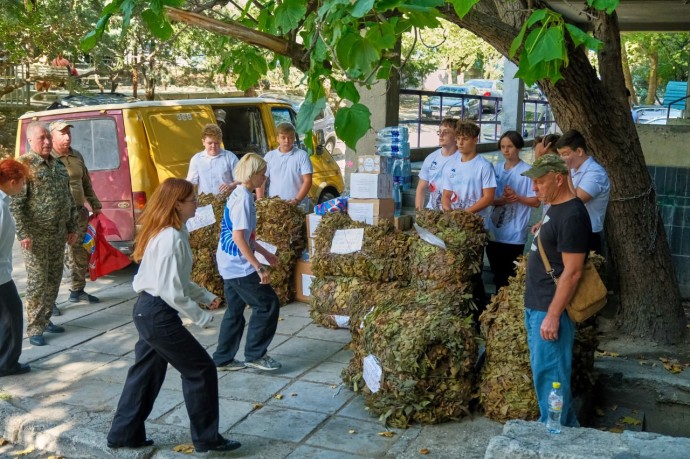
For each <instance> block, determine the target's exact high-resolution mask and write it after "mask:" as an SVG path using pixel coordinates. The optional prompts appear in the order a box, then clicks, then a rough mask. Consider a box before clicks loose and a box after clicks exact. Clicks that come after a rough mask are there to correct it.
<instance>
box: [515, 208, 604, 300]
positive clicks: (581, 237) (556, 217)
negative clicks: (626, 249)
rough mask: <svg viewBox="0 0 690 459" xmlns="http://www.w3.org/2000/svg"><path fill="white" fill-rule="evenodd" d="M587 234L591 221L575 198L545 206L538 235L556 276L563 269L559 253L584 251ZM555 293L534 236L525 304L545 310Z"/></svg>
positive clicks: (528, 261)
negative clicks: (546, 208)
mask: <svg viewBox="0 0 690 459" xmlns="http://www.w3.org/2000/svg"><path fill="white" fill-rule="evenodd" d="M591 234H592V222H591V221H590V219H589V215H588V214H587V209H586V208H585V205H584V203H583V202H582V201H581V200H580V199H579V198H575V199H571V200H570V201H566V202H564V203H562V204H556V205H552V206H551V207H549V210H548V211H547V212H546V216H545V217H544V220H543V223H542V225H541V228H540V229H539V237H540V238H541V244H542V246H543V247H544V252H546V257H547V258H548V260H549V263H551V268H552V269H553V270H554V274H555V275H556V277H560V275H561V274H562V273H563V257H562V255H561V253H563V252H565V253H587V251H588V250H589V241H590V237H591ZM555 294H556V284H554V282H553V279H552V278H551V276H549V275H548V274H547V272H546V268H545V267H544V263H543V262H542V259H541V255H540V254H539V248H538V246H537V238H536V236H535V238H534V241H533V242H532V246H531V247H530V254H529V258H528V259H527V285H526V288H525V307H527V308H530V309H536V310H538V311H547V310H548V309H549V304H551V300H552V299H553V296H554V295H555Z"/></svg>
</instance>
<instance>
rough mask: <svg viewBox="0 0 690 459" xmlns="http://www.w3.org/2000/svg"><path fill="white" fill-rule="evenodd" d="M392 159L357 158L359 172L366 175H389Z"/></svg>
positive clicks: (378, 157)
mask: <svg viewBox="0 0 690 459" xmlns="http://www.w3.org/2000/svg"><path fill="white" fill-rule="evenodd" d="M390 160H391V158H388V157H386V156H378V155H362V156H358V157H357V164H358V166H357V172H362V173H365V174H388V173H390V171H389V166H390V164H389V162H390Z"/></svg>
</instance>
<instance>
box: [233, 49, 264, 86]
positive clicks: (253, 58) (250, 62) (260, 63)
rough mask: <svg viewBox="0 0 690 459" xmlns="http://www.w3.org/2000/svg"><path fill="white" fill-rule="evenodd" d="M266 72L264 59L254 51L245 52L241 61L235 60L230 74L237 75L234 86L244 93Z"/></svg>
mask: <svg viewBox="0 0 690 459" xmlns="http://www.w3.org/2000/svg"><path fill="white" fill-rule="evenodd" d="M267 71H268V63H267V62H266V59H265V58H264V57H263V56H262V55H261V54H259V53H258V52H257V51H255V50H250V51H246V52H244V53H243V54H242V59H237V60H235V62H234V65H233V66H232V72H233V73H234V74H235V75H238V76H239V77H238V78H237V81H236V82H235V86H237V89H239V90H241V91H244V90H246V89H249V88H251V87H252V86H254V85H255V84H256V83H258V81H259V79H260V78H261V77H262V76H263V75H264V74H265V73H266V72H267Z"/></svg>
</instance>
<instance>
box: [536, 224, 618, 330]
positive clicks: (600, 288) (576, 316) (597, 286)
mask: <svg viewBox="0 0 690 459" xmlns="http://www.w3.org/2000/svg"><path fill="white" fill-rule="evenodd" d="M537 246H538V247H539V254H540V255H541V260H542V262H543V263H544V267H545V268H546V272H547V274H548V275H549V276H551V279H553V283H554V284H556V285H558V278H557V277H556V276H555V275H554V271H553V268H552V267H551V263H549V260H548V258H546V253H544V247H542V245H541V238H540V237H539V235H537ZM607 293H608V291H607V290H606V286H605V285H604V282H602V280H601V277H599V273H598V272H597V270H596V268H595V267H594V265H593V264H592V262H591V261H589V260H587V261H586V262H585V266H584V267H583V269H582V277H581V278H580V282H578V284H577V287H576V288H575V293H574V294H573V297H572V299H571V300H570V304H568V305H567V306H566V307H565V309H566V311H568V315H569V316H570V318H571V319H572V320H573V321H574V322H577V323H580V322H584V321H585V320H587V319H589V318H590V317H592V316H593V315H594V314H596V313H597V312H599V311H600V310H601V309H602V308H603V307H604V306H606V294H607Z"/></svg>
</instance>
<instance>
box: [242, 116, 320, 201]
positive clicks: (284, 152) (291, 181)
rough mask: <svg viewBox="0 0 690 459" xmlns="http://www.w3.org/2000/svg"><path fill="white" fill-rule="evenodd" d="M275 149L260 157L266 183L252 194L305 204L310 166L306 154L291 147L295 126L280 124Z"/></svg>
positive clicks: (308, 187)
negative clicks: (264, 166) (263, 162)
mask: <svg viewBox="0 0 690 459" xmlns="http://www.w3.org/2000/svg"><path fill="white" fill-rule="evenodd" d="M276 130H277V131H278V148H276V149H275V150H271V151H269V152H268V153H266V155H265V156H264V159H265V160H266V163H267V169H266V177H267V179H268V181H267V184H264V186H262V187H260V188H257V189H256V197H257V198H259V199H260V198H263V197H264V195H266V194H267V195H268V196H269V197H274V196H279V197H280V198H281V199H284V200H286V201H287V202H289V203H290V204H294V205H300V204H306V202H307V199H308V196H309V189H310V188H311V182H312V175H313V173H314V168H313V166H312V164H311V159H309V154H308V153H307V152H306V151H304V150H300V149H299V148H297V147H296V146H295V127H294V126H293V125H292V124H290V123H280V124H279V125H278V126H277V127H276Z"/></svg>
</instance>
